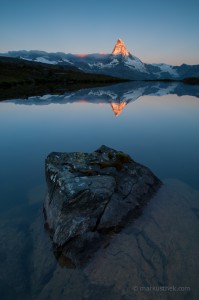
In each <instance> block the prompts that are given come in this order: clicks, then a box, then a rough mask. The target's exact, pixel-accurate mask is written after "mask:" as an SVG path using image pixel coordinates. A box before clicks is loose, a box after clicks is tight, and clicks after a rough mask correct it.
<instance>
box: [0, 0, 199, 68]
mask: <svg viewBox="0 0 199 300" xmlns="http://www.w3.org/2000/svg"><path fill="white" fill-rule="evenodd" d="M118 37H120V38H122V39H123V40H124V42H125V44H126V46H127V48H128V50H129V51H131V52H132V53H133V54H134V55H136V56H138V57H139V58H140V59H141V60H142V61H144V62H151V63H153V62H157V63H158V62H165V63H170V64H176V65H179V64H181V63H187V64H199V0H189V1H188V0H115V1H113V0H101V1H94V0H81V1H80V0H73V1H67V0H0V52H6V51H9V50H35V49H37V50H45V51H50V52H58V51H61V52H66V53H69V52H70V53H96V52H107V53H110V52H111V51H112V49H113V47H114V44H115V42H116V40H117V38H118Z"/></svg>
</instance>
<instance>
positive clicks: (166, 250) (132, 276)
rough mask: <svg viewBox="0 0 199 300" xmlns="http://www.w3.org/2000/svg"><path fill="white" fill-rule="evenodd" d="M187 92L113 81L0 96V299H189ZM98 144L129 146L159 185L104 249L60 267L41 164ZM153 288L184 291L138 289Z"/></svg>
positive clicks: (192, 251)
mask: <svg viewBox="0 0 199 300" xmlns="http://www.w3.org/2000/svg"><path fill="white" fill-rule="evenodd" d="M187 89H188V90H186V87H184V86H182V85H180V86H179V85H177V84H159V85H157V84H155V83H153V84H151V85H150V86H149V85H146V84H144V83H142V84H137V85H135V84H120V85H116V86H113V87H106V88H95V89H87V90H82V91H79V92H73V93H71V94H70V93H67V94H65V95H60V96H55V95H54V96H50V95H45V96H43V97H31V98H29V99H27V100H23V99H15V100H9V101H4V102H0V139H1V155H0V166H1V169H0V179H1V180H0V190H1V197H0V205H1V209H0V215H1V219H0V241H1V246H0V268H1V272H0V295H1V299H2V300H4V299H5V300H7V299H77V300H79V299H197V297H199V288H198V284H197V279H198V278H199V272H198V270H199V268H198V267H199V263H198V251H199V239H198V230H199V223H198V219H199V175H198V174H199V159H198V154H199V138H198V132H199V98H198V97H199V91H198V89H197V88H196V87H194V88H193V89H192V88H190V87H187ZM116 115H117V116H116ZM102 144H105V145H107V146H109V147H112V148H115V149H117V150H121V151H124V152H127V153H129V154H130V155H131V156H132V158H133V159H134V160H136V161H138V162H139V163H142V164H144V165H146V166H148V167H149V168H150V169H151V170H152V171H153V172H154V173H155V174H156V175H157V176H158V177H159V178H160V179H161V180H162V181H163V182H164V186H163V187H162V188H161V190H160V191H159V193H158V194H157V195H156V196H155V197H154V199H153V200H152V201H151V202H150V203H149V205H148V206H147V208H146V210H145V211H144V214H143V215H142V216H141V217H140V218H139V219H138V220H137V221H136V222H135V223H134V224H132V225H130V226H129V227H128V228H126V229H125V230H123V231H122V232H121V233H119V234H117V235H116V236H114V237H113V238H112V241H111V243H110V246H109V247H108V248H106V249H103V250H102V249H101V250H100V251H99V252H98V253H96V254H95V255H94V257H93V259H91V261H90V262H88V265H87V266H85V267H84V268H82V269H70V268H67V267H66V266H63V265H62V263H60V262H59V263H58V262H57V261H56V259H55V257H54V256H53V252H52V245H51V241H50V239H49V237H48V235H47V233H46V232H45V231H44V229H43V215H42V202H43V199H44V195H45V175H44V161H45V158H46V156H47V155H48V154H49V153H50V152H52V151H67V152H68V151H69V152H70V151H83V152H92V151H93V150H95V149H97V148H98V147H99V146H101V145H102ZM113 274H114V276H113ZM160 286H161V287H172V286H174V287H188V288H187V289H186V290H183V291H176V290H175V291H168V290H167V291H160V290H157V291H154V290H150V291H149V290H148V291H146V290H145V291H144V290H143V287H160Z"/></svg>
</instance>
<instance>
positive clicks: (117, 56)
mask: <svg viewBox="0 0 199 300" xmlns="http://www.w3.org/2000/svg"><path fill="white" fill-rule="evenodd" d="M0 55H4V56H9V57H18V58H21V59H23V60H29V61H35V62H40V63H47V64H52V65H66V66H70V67H76V68H78V69H79V70H81V71H84V72H89V73H97V74H106V75H111V76H115V77H120V78H124V79H130V80H162V79H166V80H182V79H184V78H188V77H199V65H186V64H182V65H181V66H171V65H167V64H163V63H162V64H146V63H143V62H142V61H141V60H140V59H139V58H138V57H136V56H134V55H133V54H132V53H130V52H129V51H128V50H127V48H126V46H125V44H124V42H123V41H122V40H121V39H118V41H117V43H116V45H115V47H114V49H113V51H112V53H111V54H99V53H95V54H84V55H82V54H79V55H78V54H70V53H69V54H66V53H62V52H57V53H47V52H44V51H10V52H8V53H4V54H0Z"/></svg>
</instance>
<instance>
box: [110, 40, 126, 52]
mask: <svg viewBox="0 0 199 300" xmlns="http://www.w3.org/2000/svg"><path fill="white" fill-rule="evenodd" d="M112 54H114V55H118V54H122V55H125V56H129V54H130V52H129V51H128V50H127V49H126V46H125V44H124V42H123V41H122V40H121V39H118V40H117V43H116V44H115V47H114V49H113V51H112Z"/></svg>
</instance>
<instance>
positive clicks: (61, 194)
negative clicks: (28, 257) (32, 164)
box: [44, 146, 161, 263]
mask: <svg viewBox="0 0 199 300" xmlns="http://www.w3.org/2000/svg"><path fill="white" fill-rule="evenodd" d="M45 168H46V180H47V185H48V193H47V196H46V199H45V202H44V214H45V218H46V225H47V227H48V228H49V230H50V233H51V237H52V239H53V243H54V245H55V247H56V248H57V249H61V251H62V254H63V253H64V255H65V256H66V257H67V256H68V257H69V258H70V259H72V260H73V261H75V262H76V263H77V261H78V260H79V259H80V258H79V257H78V256H80V254H81V255H83V254H82V253H84V252H86V253H87V256H89V255H90V252H91V249H92V246H91V245H92V244H93V245H95V246H96V247H98V246H99V242H100V239H103V237H104V236H105V235H106V233H107V232H110V231H111V232H113V231H118V230H119V229H120V228H121V227H123V226H125V225H126V224H127V222H129V220H130V219H131V220H132V219H133V218H135V217H136V216H137V215H138V213H140V211H142V208H143V207H144V204H145V203H146V202H147V201H148V200H149V199H150V198H151V197H152V195H153V194H154V192H155V191H156V190H157V189H158V188H159V186H160V184H161V182H160V180H159V179H158V178H157V177H156V176H155V175H154V174H153V173H152V172H151V171H150V170H149V169H148V168H146V167H144V166H142V165H140V164H138V163H136V162H135V161H134V160H133V159H132V158H131V157H130V156H129V155H127V154H124V153H123V152H118V151H116V150H113V149H111V148H108V147H106V146H101V147H100V148H99V149H97V150H96V151H94V152H93V153H82V152H72V153H59V152H53V153H51V154H49V155H48V157H47V159H46V165H45Z"/></svg>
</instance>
